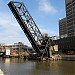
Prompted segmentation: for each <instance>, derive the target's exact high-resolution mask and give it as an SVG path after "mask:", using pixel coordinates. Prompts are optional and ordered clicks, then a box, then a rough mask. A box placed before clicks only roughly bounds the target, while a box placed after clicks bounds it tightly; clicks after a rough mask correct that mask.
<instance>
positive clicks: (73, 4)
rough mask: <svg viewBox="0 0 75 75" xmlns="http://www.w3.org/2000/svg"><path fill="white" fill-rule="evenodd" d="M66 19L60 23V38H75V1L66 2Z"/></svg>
mask: <svg viewBox="0 0 75 75" xmlns="http://www.w3.org/2000/svg"><path fill="white" fill-rule="evenodd" d="M65 6H66V18H64V19H61V20H60V21H59V36H60V38H64V37H71V36H75V0H65Z"/></svg>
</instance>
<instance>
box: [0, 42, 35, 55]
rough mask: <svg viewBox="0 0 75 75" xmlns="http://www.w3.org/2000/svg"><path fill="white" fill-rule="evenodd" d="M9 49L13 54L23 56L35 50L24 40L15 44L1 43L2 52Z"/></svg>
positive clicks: (0, 50) (0, 49) (0, 51)
mask: <svg viewBox="0 0 75 75" xmlns="http://www.w3.org/2000/svg"><path fill="white" fill-rule="evenodd" d="M7 49H9V50H10V55H11V56H18V55H20V56H22V55H25V54H27V53H31V52H33V51H34V50H33V48H32V47H29V46H27V45H24V43H22V42H18V43H14V44H13V45H5V44H0V53H2V52H4V53H5V52H6V50H7Z"/></svg>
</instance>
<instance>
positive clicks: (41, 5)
mask: <svg viewBox="0 0 75 75" xmlns="http://www.w3.org/2000/svg"><path fill="white" fill-rule="evenodd" d="M9 1H10V0H0V43H6V44H13V43H17V42H23V43H25V44H26V45H30V43H29V41H28V39H27V38H26V36H25V34H24V33H23V31H22V29H21V28H20V26H19V24H18V23H17V21H16V19H15V18H14V16H13V14H12V13H11V11H10V9H9V7H8V5H7V4H8V3H9ZM14 1H21V2H24V4H25V6H26V7H27V9H28V10H29V12H30V14H31V16H32V17H33V19H34V21H35V22H36V24H37V26H38V28H39V29H40V31H41V33H48V34H49V36H54V35H56V36H58V35H59V19H61V18H64V17H65V14H66V13H65V0H14Z"/></svg>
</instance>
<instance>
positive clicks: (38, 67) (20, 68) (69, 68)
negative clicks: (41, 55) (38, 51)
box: [0, 58, 75, 75]
mask: <svg viewBox="0 0 75 75" xmlns="http://www.w3.org/2000/svg"><path fill="white" fill-rule="evenodd" d="M0 69H1V70H2V71H3V72H4V75H75V61H28V60H24V59H18V58H12V59H9V58H6V59H3V58H0Z"/></svg>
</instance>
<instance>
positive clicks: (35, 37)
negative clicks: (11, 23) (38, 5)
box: [8, 1, 50, 54]
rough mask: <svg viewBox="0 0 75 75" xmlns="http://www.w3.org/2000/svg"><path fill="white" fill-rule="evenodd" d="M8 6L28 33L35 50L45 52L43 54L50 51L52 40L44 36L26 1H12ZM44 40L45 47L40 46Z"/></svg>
mask: <svg viewBox="0 0 75 75" xmlns="http://www.w3.org/2000/svg"><path fill="white" fill-rule="evenodd" d="M8 6H9V8H10V9H11V11H12V13H13V14H14V16H15V18H16V19H17V21H18V23H19V24H20V26H21V28H22V30H23V31H24V33H25V34H26V36H27V38H28V40H29V41H30V43H31V44H32V46H33V48H34V50H35V51H36V52H37V53H41V52H43V53H42V54H47V53H48V52H49V50H48V48H49V46H50V45H49V44H50V41H49V40H48V41H46V40H45V38H44V37H43V36H42V34H41V32H40V30H39V29H38V27H37V25H36V23H35V22H34V20H33V18H32V17H31V15H30V13H29V12H28V10H27V8H26V7H25V5H24V3H22V2H13V1H10V2H9V4H8ZM42 42H44V43H45V44H44V45H46V46H45V47H44V49H42V48H41V47H40V46H41V45H42ZM39 45H40V46H39ZM48 54H49V53H48Z"/></svg>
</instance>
